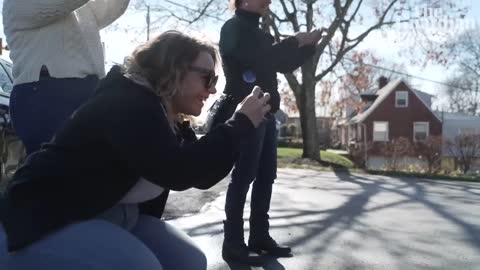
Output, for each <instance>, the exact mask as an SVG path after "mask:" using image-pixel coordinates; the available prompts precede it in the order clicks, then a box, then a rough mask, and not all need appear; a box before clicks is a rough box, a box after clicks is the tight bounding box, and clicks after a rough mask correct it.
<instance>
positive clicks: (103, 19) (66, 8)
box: [3, 0, 130, 84]
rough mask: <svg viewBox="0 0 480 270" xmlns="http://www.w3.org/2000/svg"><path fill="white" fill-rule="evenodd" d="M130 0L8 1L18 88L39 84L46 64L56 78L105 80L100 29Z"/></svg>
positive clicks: (5, 21)
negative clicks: (86, 77) (36, 82)
mask: <svg viewBox="0 0 480 270" xmlns="http://www.w3.org/2000/svg"><path fill="white" fill-rule="evenodd" d="M129 1H130V0H90V1H88V0H41V1H39V0H4V2H3V25H4V31H5V35H6V39H7V43H8V46H9V48H10V58H11V59H12V61H13V77H14V84H21V83H28V82H34V81H38V79H39V74H40V69H41V67H42V65H45V66H46V67H47V68H48V71H49V73H50V75H51V76H52V77H55V78H72V77H74V78H83V77H85V76H87V75H98V76H99V77H100V78H103V77H104V76H105V67H104V54H103V47H102V44H101V40H100V33H99V31H100V29H102V28H104V27H106V26H108V25H109V24H111V23H112V22H113V21H115V20H116V19H117V18H118V17H120V16H121V15H122V14H123V13H124V12H125V10H126V9H127V6H128V3H129Z"/></svg>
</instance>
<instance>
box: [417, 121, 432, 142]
mask: <svg viewBox="0 0 480 270" xmlns="http://www.w3.org/2000/svg"><path fill="white" fill-rule="evenodd" d="M417 124H426V125H427V134H426V136H425V139H427V138H428V136H430V122H425V121H420V122H413V141H415V142H416V141H422V140H417V138H416V136H415V134H416V133H417V132H416V130H415V126H416V125H417Z"/></svg>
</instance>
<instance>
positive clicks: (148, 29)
mask: <svg viewBox="0 0 480 270" xmlns="http://www.w3.org/2000/svg"><path fill="white" fill-rule="evenodd" d="M148 40H150V5H147V41H148Z"/></svg>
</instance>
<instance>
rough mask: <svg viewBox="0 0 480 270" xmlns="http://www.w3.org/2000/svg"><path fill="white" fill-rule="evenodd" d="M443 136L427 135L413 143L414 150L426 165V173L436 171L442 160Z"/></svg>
mask: <svg viewBox="0 0 480 270" xmlns="http://www.w3.org/2000/svg"><path fill="white" fill-rule="evenodd" d="M442 146H443V138H442V137H441V136H428V138H427V139H426V140H425V141H417V142H415V143H414V146H413V147H414V151H415V154H416V155H417V156H418V158H419V159H420V160H424V161H426V162H427V165H428V173H436V172H438V171H439V170H440V167H441V166H440V165H441V160H442Z"/></svg>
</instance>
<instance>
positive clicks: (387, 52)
mask: <svg viewBox="0 0 480 270" xmlns="http://www.w3.org/2000/svg"><path fill="white" fill-rule="evenodd" d="M184 1H185V2H186V1H188V0H183V1H182V0H178V1H176V2H178V3H181V2H184ZM0 2H3V1H1V0H0ZM225 2H226V1H225ZM465 2H468V3H471V10H470V13H469V14H468V16H467V18H466V20H468V23H469V24H467V25H471V24H472V23H476V20H477V18H479V17H480V1H476V0H465ZM227 16H229V15H227ZM152 17H155V15H154V14H152ZM115 25H116V26H117V27H113V28H109V29H106V30H105V31H102V37H103V40H104V42H105V48H106V61H107V63H108V65H110V64H111V63H113V62H117V63H118V62H122V61H123V58H124V57H125V56H126V55H128V54H129V53H130V52H131V51H132V50H133V49H134V47H135V46H136V45H137V44H138V43H139V42H142V41H144V40H146V33H145V32H144V31H142V30H143V29H145V26H146V24H145V13H142V12H138V11H137V12H134V11H132V10H129V11H127V13H126V14H125V15H124V16H123V17H121V18H120V19H119V20H117V22H116V23H115ZM220 26H221V25H220V24H208V25H205V26H204V27H201V28H200V29H198V30H192V31H190V33H191V34H194V35H197V36H199V37H201V38H207V39H209V40H211V41H212V42H216V41H217V40H218V32H219V29H220ZM127 29H128V31H126V30H127ZM164 30H167V28H165V29H162V28H157V29H156V32H154V33H153V34H155V33H157V34H158V33H160V32H161V31H164ZM181 30H184V29H181ZM401 31H402V29H400V30H398V29H397V30H392V31H389V32H387V34H386V35H382V34H381V33H380V32H376V33H372V34H371V35H370V36H369V37H367V39H366V40H365V41H364V43H363V44H362V45H361V48H363V49H369V50H372V51H374V52H375V54H376V55H377V56H379V57H381V58H384V59H385V60H386V61H387V62H389V63H398V64H401V63H405V67H406V71H407V72H408V73H410V74H412V75H415V76H420V77H424V78H428V79H431V80H436V81H442V80H444V79H445V78H446V74H449V73H450V72H451V70H448V69H446V68H445V67H442V66H438V65H429V66H427V67H426V68H423V67H416V66H412V65H410V64H409V63H408V60H407V57H405V56H403V55H402V50H404V47H405V42H407V41H405V42H401V43H400V42H396V43H395V42H394V41H395V40H397V41H398V38H394V37H393V36H398V34H399V33H400V34H401V35H404V34H405V33H401ZM446 31H450V30H449V29H446ZM0 35H1V36H2V37H4V35H3V27H1V31H0ZM406 36H407V37H408V33H407V35H406ZM380 65H381V64H380ZM411 82H412V84H413V85H414V87H416V88H418V89H421V90H423V91H425V92H428V93H431V94H434V95H438V96H440V91H441V89H442V86H441V85H438V84H434V83H430V82H425V81H421V80H415V79H413V80H411ZM223 83H224V82H223V80H222V79H221V80H220V81H219V85H218V86H219V87H218V90H219V91H221V90H222V88H223ZM211 100H213V99H211ZM211 100H210V102H211ZM210 102H209V103H210ZM437 104H441V103H437Z"/></svg>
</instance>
